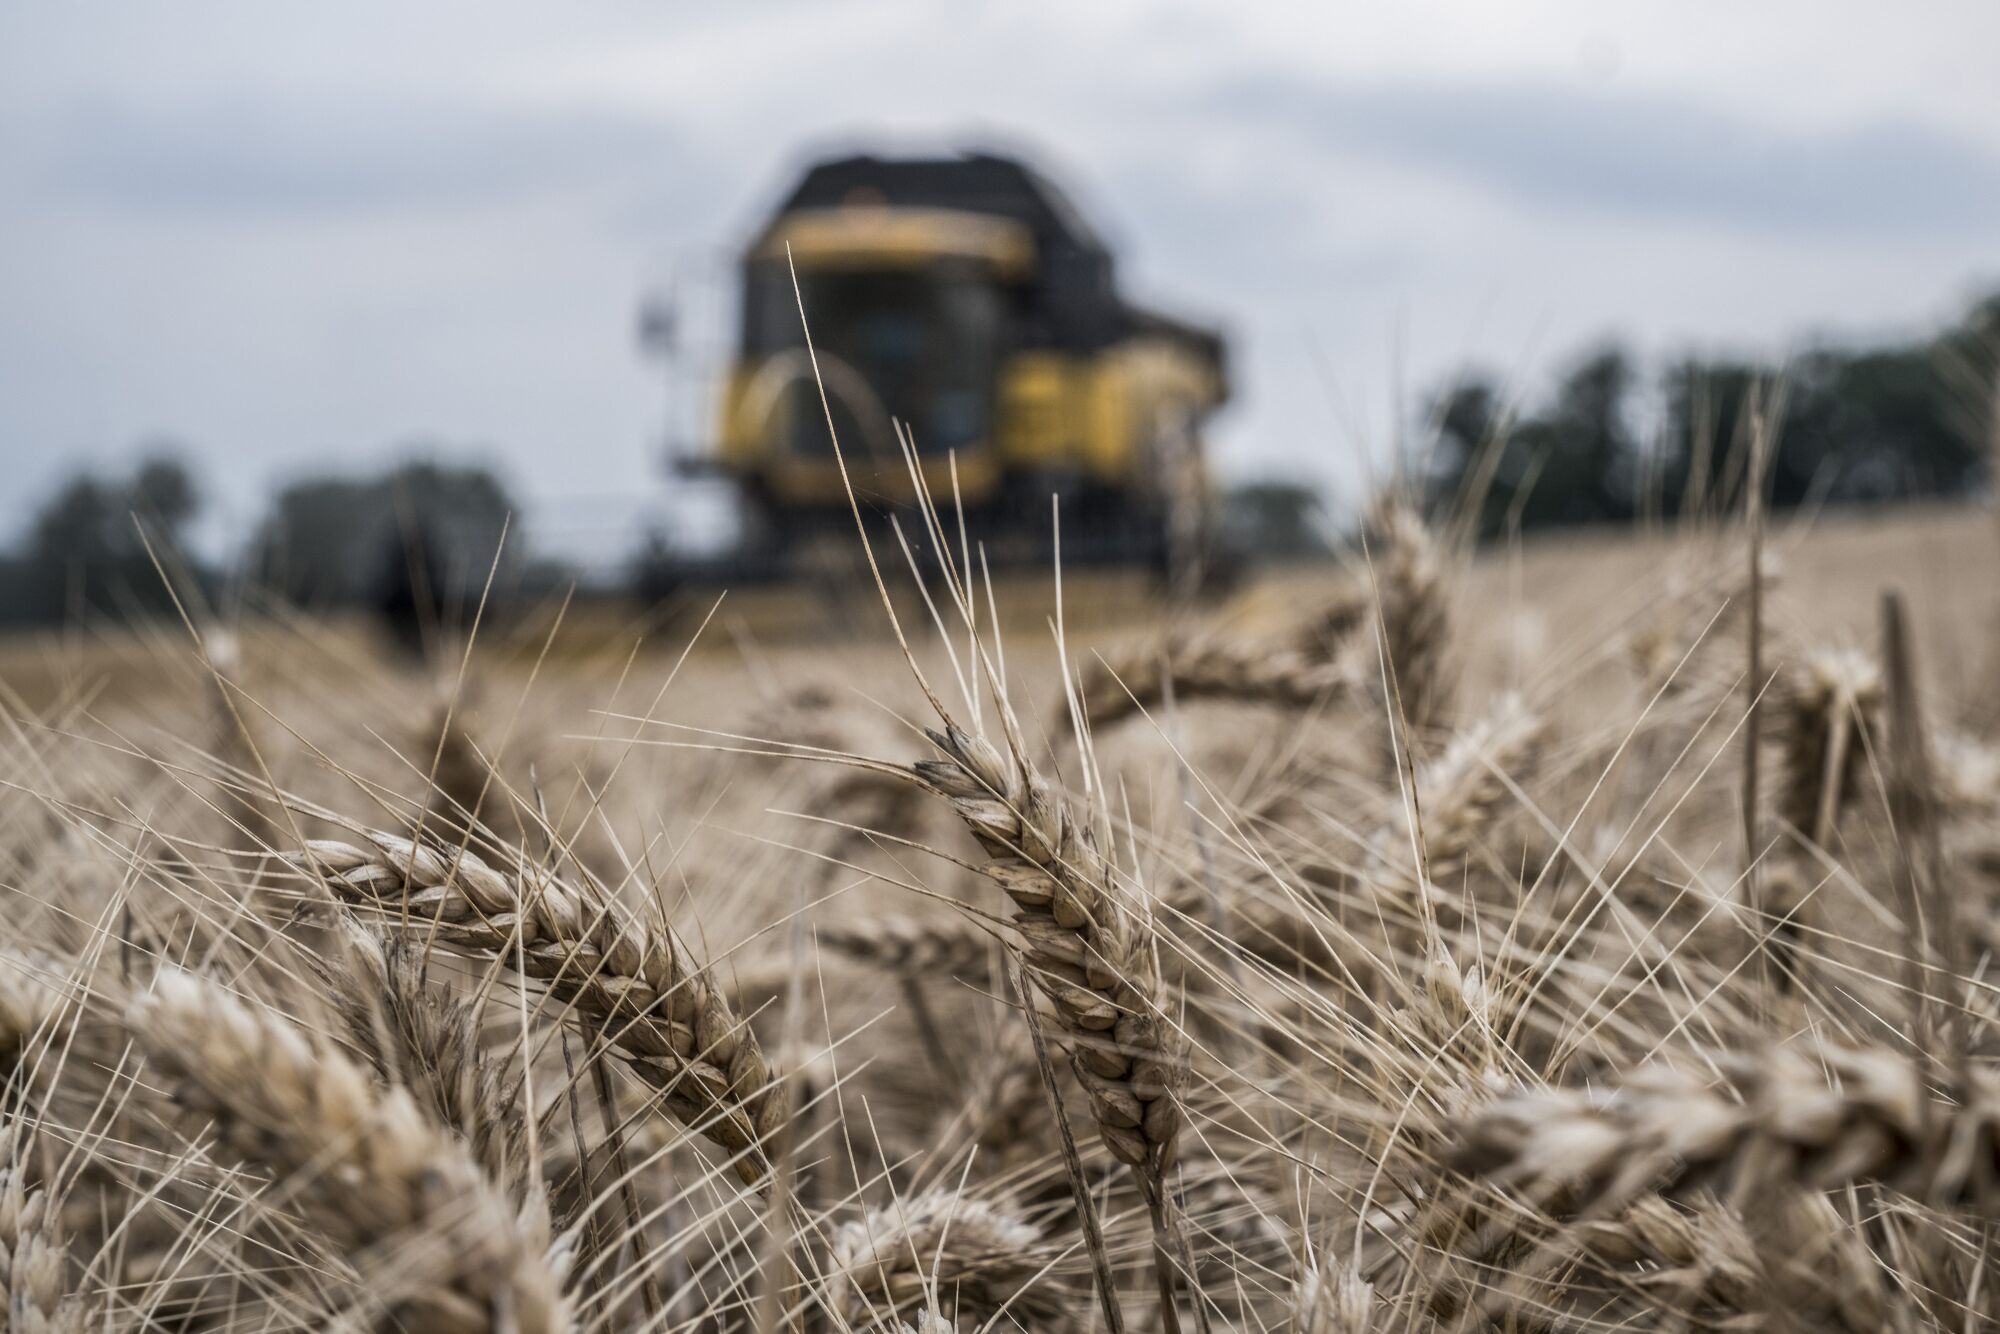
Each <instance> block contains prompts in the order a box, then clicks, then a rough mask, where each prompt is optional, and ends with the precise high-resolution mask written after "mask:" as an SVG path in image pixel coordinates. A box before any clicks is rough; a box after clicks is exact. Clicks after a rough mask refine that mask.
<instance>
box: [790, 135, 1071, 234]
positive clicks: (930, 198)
mask: <svg viewBox="0 0 2000 1334" xmlns="http://www.w3.org/2000/svg"><path fill="white" fill-rule="evenodd" d="M856 191H867V192H871V193H873V194H874V195H877V196H879V197H880V199H881V202H883V203H885V204H891V205H896V204H900V205H903V206H905V207H908V208H955V209H963V210H964V211H966V212H968V213H987V214H992V215H993V216H995V217H1002V218H1013V219H1015V220H1016V221H1018V222H1022V223H1026V224H1027V226H1028V229H1029V230H1030V231H1032V232H1033V233H1034V234H1035V244H1036V245H1037V247H1039V248H1041V249H1043V250H1053V249H1072V250H1081V251H1085V252H1090V253H1094V254H1096V255H1106V251H1105V249H1104V243H1103V242H1102V241H1100V240H1099V239H1098V237H1097V234H1096V233H1095V232H1094V231H1092V230H1091V229H1090V227H1089V226H1088V225H1087V224H1086V223H1085V222H1084V221H1083V218H1082V217H1081V216H1080V215H1079V214H1078V213H1077V211H1076V207H1075V205H1073V204H1071V203H1070V201H1069V198H1068V196H1066V195H1065V194H1063V192H1062V191H1061V190H1059V189H1057V188H1056V186H1055V185H1054V184H1053V183H1051V182H1050V181H1049V180H1048V179H1047V178H1045V177H1043V176H1042V175H1041V174H1040V173H1038V172H1036V171H1034V170H1033V169H1032V168H1030V167H1028V166H1027V165H1026V164H1024V163H1021V162H1017V161H1015V160H1014V159H1012V158H1004V157H998V156H996V155H994V154H991V153H961V154H958V155H957V156H954V157H939V158H880V157H874V156H872V155H866V154H864V155H860V156H856V157H844V158H833V159H830V160H828V161H825V162H821V163H818V164H816V165H815V166H813V167H812V168H811V169H810V170H808V171H807V172H806V175H805V179H804V180H802V181H800V182H799V184H798V188H797V189H795V190H793V191H792V193H791V195H790V197H789V198H787V199H786V200H785V202H784V204H783V205H782V206H781V207H780V208H779V212H781V213H788V212H790V211H791V210H793V209H801V208H833V207H836V206H838V205H840V204H843V203H846V202H847V201H848V199H849V197H850V196H851V195H852V194H853V193H854V192H856ZM1107 258H1108V256H1107Z"/></svg>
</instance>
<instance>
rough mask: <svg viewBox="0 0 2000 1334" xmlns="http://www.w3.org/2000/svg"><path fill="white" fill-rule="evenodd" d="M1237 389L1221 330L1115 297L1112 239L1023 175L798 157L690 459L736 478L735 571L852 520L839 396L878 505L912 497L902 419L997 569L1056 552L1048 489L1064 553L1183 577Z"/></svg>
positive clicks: (857, 468) (964, 159)
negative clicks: (713, 417) (715, 413)
mask: <svg viewBox="0 0 2000 1334" xmlns="http://www.w3.org/2000/svg"><path fill="white" fill-rule="evenodd" d="M795 270H796V274H797V284H798V287H797V293H796V294H795V293H794V288H793V274H794V271H795ZM801 303H803V306H804V314H805V321H806V325H807V326H808V327H809V328H810V330H811V335H812V348H813V352H814V353H815V354H816V356H817V361H818V379H817V382H816V381H815V377H814V372H813V361H812V358H810V357H809V356H808V352H807V347H806V338H805V333H804V330H803V328H802V326H801V321H800V305H801ZM822 385H823V386H824V389H825V395H826V406H824V407H823V406H822V403H821V398H820V390H821V386H822ZM1227 395H1228V383H1227V380H1226V377H1225V373H1224V365H1223V345H1222V339H1221V336H1220V335H1219V334H1218V333H1216V332H1215V331H1213V330H1210V329H1204V328H1199V327H1196V326H1194V325H1190V324H1186V323H1183V322H1181V321H1178V320H1174V319H1170V318H1168V317H1166V316H1164V315H1160V314H1157V313H1155V312H1152V311H1149V310H1145V309H1142V308H1140V307H1138V306H1135V305H1133V304H1131V303H1130V302H1128V301H1126V300H1125V299H1124V298H1123V297H1122V296H1121V295H1120V294H1119V291H1118V288H1117V285H1116V283H1115V282H1114V278H1113V263H1112V256H1111V254H1110V252H1109V251H1108V250H1107V249H1106V248H1105V246H1104V243H1103V242H1102V241H1101V240H1100V239H1099V238H1098V237H1097V235H1096V234H1095V233H1094V232H1093V231H1092V230H1091V229H1090V227H1089V226H1088V225H1086V224H1085V223H1084V221H1083V220H1082V218H1081V217H1079V216H1078V214H1077V213H1076V211H1075V209H1074V208H1073V207H1072V205H1071V204H1070V202H1069V200H1068V199H1066V198H1065V197H1064V196H1063V194H1062V193H1061V192H1060V191H1059V190H1057V189H1056V188H1055V187H1054V186H1053V185H1051V184H1050V183H1049V182H1048V181H1047V180H1045V179H1044V178H1042V177H1041V176H1040V175H1038V174H1037V173H1036V172H1034V171H1033V170H1031V169H1030V168H1028V167H1027V166H1025V165H1024V164H1022V163H1020V162H1018V161H1014V160H1012V159H1009V158H1004V157H997V156H991V155H987V154H978V153H970V154H964V155H960V156H956V157H947V158H929V159H904V160H890V159H884V158H878V157H848V158H841V159H838V160H833V161H825V162H821V163H819V164H817V165H815V166H813V167H812V168H810V169H809V170H808V171H807V172H806V174H805V176H804V178H803V179H802V180H801V181H800V182H799V184H798V186H797V187H796V188H795V189H794V190H793V191H792V193H791V194H790V195H789V196H788V197H787V198H786V199H785V201H784V203H783V204H782V205H781V206H780V207H779V208H778V210H777V212H776V214H775V215H774V216H773V217H772V218H771V220H770V222H769V224H768V225H766V226H765V227H764V229H763V230H762V231H761V232H760V233H759V234H758V236H757V237H756V239H755V240H754V241H753V242H752V243H751V245H750V246H749V248H748V250H747V251H746V252H745V253H744V255H743V258H742V306H741V324H740V336H739V340H738V342H737V344H736V348H735V356H734V361H733V363H732V365H731V366H730V368H729V370H728V373H727V376H726V379H725V383H724V386H723V390H722V395H721V397H722V403H721V421H720V430H719V432H718V435H717V437H716V439H715V441H714V444H713V447H712V450H711V451H710V452H708V453H707V454H706V455H704V456H702V457H699V458H698V459H696V460H692V461H691V462H692V465H693V467H694V468H695V469H698V470H700V471H703V472H710V473H720V474H723V475H725V476H727V477H729V478H731V479H733V481H734V482H735V486H736V491H737V493H738V495H739V496H740V498H741V507H742V511H743V520H744V523H743V529H744V543H745V550H744V552H743V559H742V560H741V561H740V562H738V563H739V565H740V566H741V567H743V568H745V569H748V568H750V567H753V566H757V565H764V566H767V567H769V568H771V569H773V570H776V571H782V570H783V569H785V568H786V567H787V565H788V564H793V563H796V561H797V559H798V554H799V553H800V552H801V551H803V550H805V549H807V548H808V547H809V545H812V544H814V540H815V538H817V537H819V536H821V535H824V534H827V533H828V532H829V531H830V530H833V529H834V528H835V526H836V525H838V526H841V527H844V528H846V529H847V530H848V531H851V525H852V518H851V517H850V512H849V508H848V498H847V491H846V488H845V487H844V486H843V485H842V481H841V477H840V471H839V466H838V463H837V461H836V459H835V454H834V448H833V442H832V440H831V439H829V437H828V432H827V416H828V410H829V409H830V411H831V416H832V420H833V427H834V430H835V432H836V433H837V436H838V439H839V443H840V450H841V454H842V456H843V457H844V458H845V460H846V464H847V469H848V473H849V476H850V478H851V479H852V481H853V484H854V489H855V493H856V496H857V497H858V499H859V500H860V503H861V506H862V508H863V510H864V512H865V513H866V514H867V515H869V516H871V517H876V518H880V517H883V516H886V515H889V514H893V513H896V512H898V511H899V510H907V508H908V507H909V506H910V505H911V503H912V501H913V498H914V497H913V489H914V488H913V484H912V479H911V472H910V468H909V465H908V463H907V461H906V460H905V458H904V456H903V452H902V448H901V446H900V445H899V443H898V439H897V427H898V425H900V426H901V428H902V429H903V430H904V431H906V432H907V434H908V437H909V439H910V441H911V442H912V444H913V445H914V449H915V454H916V459H917V464H918V468H917V471H918V473H919V475H920V476H921V477H922V480H923V483H924V484H925V485H926V486H927V487H928V488H929V490H930V492H931V494H932V495H933V496H934V497H935V498H936V499H937V500H938V501H939V503H940V505H941V506H944V507H949V506H950V505H951V504H952V503H953V498H954V497H956V500H957V502H958V503H961V504H962V505H963V507H964V512H965V515H966V519H967V523H968V526H969V527H970V528H971V529H972V531H973V533H974V534H975V536H976V539H977V540H983V541H984V542H985V543H986V544H987V547H988V550H989V553H990V554H991V555H992V557H993V558H994V559H996V560H1000V561H1003V562H1022V561H1029V560H1033V559H1037V558H1041V559H1046V557H1047V554H1048V552H1049V528H1050V517H1049V516H1050V504H1049V497H1050V495H1051V494H1052V493H1053V494H1056V495H1059V496H1061V497H1062V508H1063V516H1064V517H1063V554H1064V559H1065V561H1066V562H1067V561H1076V562H1081V563H1092V562H1112V563H1125V564H1134V563H1149V564H1152V565H1153V566H1155V568H1157V569H1158V570H1160V571H1161V572H1162V573H1163V574H1168V575H1170V576H1172V577H1173V578H1174V579H1175V580H1176V581H1180V580H1182V579H1190V580H1191V579H1193V578H1195V577H1197V575H1198V572H1199V571H1200V569H1201V568H1202V565H1203V563H1204V561H1205V559H1206V557H1207V553H1208V551H1209V549H1210V547H1211V545H1212V542H1213V531H1214V527H1215V524H1214V514H1215V500H1214V489H1213V487H1212V485H1211V483H1210V480H1209V478H1208V475H1207V470H1206V468H1205V466H1204V462H1203V458H1202V445H1201V430H1202V426H1203V423H1204V422H1205V421H1206V419H1207V418H1208V416H1209V414H1210V413H1212V412H1213V411H1214V410H1215V409H1216V408H1217V407H1218V406H1219V405H1220V404H1221V403H1222V402H1223V401H1224V399H1225V398H1226V397H1227ZM904 527H905V531H907V532H912V533H920V532H921V531H922V529H921V525H920V524H912V523H910V522H908V521H907V520H906V521H905V523H904Z"/></svg>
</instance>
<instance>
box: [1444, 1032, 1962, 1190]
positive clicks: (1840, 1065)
mask: <svg viewBox="0 0 2000 1334" xmlns="http://www.w3.org/2000/svg"><path fill="white" fill-rule="evenodd" d="M1718 1065H1719V1068H1720V1070H1721V1073H1722V1076H1723V1081H1724V1086H1723V1087H1721V1088H1718V1087H1715V1086H1713V1085H1710V1084H1708V1083H1705V1082H1703V1081H1702V1080H1699V1079H1697V1078H1695V1077H1693V1076H1691V1075H1689V1074H1686V1073H1683V1072H1681V1071H1678V1070H1673V1069H1669V1068H1666V1067H1650V1068H1648V1069H1645V1070H1641V1071H1639V1072H1637V1073H1635V1074H1633V1075H1632V1076H1630V1077H1628V1078H1627V1079H1625V1080H1624V1081H1623V1082H1622V1083H1619V1084H1616V1085H1614V1086H1613V1087H1612V1088H1611V1089H1610V1090H1609V1091H1607V1092H1602V1093H1579V1092H1570V1091H1564V1090H1540V1091H1531V1092H1523V1093H1516V1094H1512V1095H1509V1096H1507V1097H1503V1098H1501V1099H1499V1100H1497V1101H1496V1102H1494V1103H1492V1104H1491V1105H1489V1106H1488V1107H1486V1108H1485V1109H1484V1110H1482V1111H1480V1112H1479V1113H1477V1114H1475V1115H1474V1116H1473V1117H1472V1118H1471V1119H1470V1120H1469V1122H1468V1123H1467V1124H1465V1125H1463V1126H1462V1127H1461V1128H1460V1132H1459V1136H1458V1143H1459V1149H1458V1152H1457V1154H1456V1156H1455V1159H1454V1163H1455V1165H1456V1166H1457V1167H1459V1168H1460V1169H1461V1170H1465V1171H1469V1172H1474V1173H1480V1174H1484V1175H1487V1176H1491V1177H1493V1178H1494V1179H1495V1180H1498V1181H1500V1182H1503V1183H1508V1184H1517V1185H1520V1186H1522V1187H1524V1188H1526V1189H1528V1190H1530V1191H1532V1192H1534V1193H1535V1194H1537V1195H1538V1196H1541V1197H1543V1198H1544V1201H1545V1203H1550V1204H1551V1205H1552V1206H1553V1204H1554V1202H1556V1201H1562V1202H1564V1203H1581V1204H1592V1203H1596V1202H1600V1201H1610V1202H1611V1203H1612V1204H1613V1205H1614V1206H1615V1204H1616V1203H1618V1202H1619V1201H1622V1200H1624V1199H1627V1198H1630V1197H1631V1196H1632V1195H1634V1194H1636V1193H1638V1192H1641V1191H1645V1190H1649V1189H1679V1188H1685V1187H1688V1186H1691V1185H1694V1184H1698V1183H1699V1182H1702V1181H1705V1180H1709V1179H1712V1178H1716V1177H1733V1176H1737V1175H1740V1174H1741V1173H1743V1172H1744V1171H1746V1170H1753V1171H1755V1172H1759V1173H1763V1174H1764V1176H1762V1177H1760V1178H1759V1179H1760V1180H1766V1179H1768V1180H1780V1181H1786V1182H1790V1183H1794V1184H1797V1185H1799V1186H1803V1187H1806V1188H1811V1189H1824V1188H1827V1187H1831V1186H1837V1185H1844V1184H1846V1183H1849V1182H1858V1181H1874V1182H1880V1183H1882V1184H1885V1185H1888V1186H1891V1187H1894V1188H1896V1189H1899V1190H1903V1191H1906V1192H1907V1193H1909V1194H1911V1195H1914V1196H1917V1197H1918V1198H1920V1199H1923V1200H1927V1201H1930V1202H1932V1203H1937V1204H1950V1205H1965V1206H1970V1207H1973V1208H1975V1209H1978V1210H1980V1211H1982V1212H1985V1213H1988V1214H1990V1213H1992V1212H1993V1211H1994V1210H1995V1206H1996V1205H2000V1078H1996V1077H1995V1076H1994V1075H1993V1074H1992V1073H1991V1072H1990V1071H1985V1070H1974V1071H1972V1072H1971V1083H1970V1086H1969V1087H1966V1088H1962V1089H1958V1090H1956V1093H1957V1094H1958V1097H1957V1099H1956V1100H1955V1101H1950V1102H1947V1101H1943V1100H1940V1099H1938V1098H1936V1097H1934V1096H1932V1095H1931V1094H1930V1093H1929V1092H1928V1091H1926V1090H1924V1089H1922V1087H1921V1085H1920V1083H1919V1080H1918V1074H1919V1070H1918V1066H1917V1065H1916V1064H1915V1063H1914V1062H1912V1061H1911V1060H1910V1059H1908V1058H1906V1057H1904V1056H1901V1055H1899V1054H1897V1053H1894V1052H1891V1051H1888V1050H1885V1049H1882V1048H1827V1049H1824V1050H1816V1051H1815V1052H1814V1053H1813V1058H1812V1059H1811V1060H1808V1059H1807V1058H1806V1057H1805V1056H1802V1055H1800V1054H1798V1053H1796V1052H1792V1051H1787V1050H1781V1051H1777V1052H1773V1053H1770V1054H1768V1055H1766V1056H1748V1055H1729V1056H1725V1057H1722V1058H1720V1059H1719V1061H1718ZM1822 1068H1824V1070H1825V1071H1826V1072H1827V1074H1830V1075H1831V1076H1832V1077H1833V1079H1834V1080H1835V1086H1833V1087H1829V1086H1828V1083H1827V1080H1826V1079H1825V1078H1824V1077H1823V1076H1822V1074H1821V1073H1820V1071H1821V1069H1822ZM1732 1093H1733V1094H1734V1095H1735V1096H1731V1095H1732Z"/></svg>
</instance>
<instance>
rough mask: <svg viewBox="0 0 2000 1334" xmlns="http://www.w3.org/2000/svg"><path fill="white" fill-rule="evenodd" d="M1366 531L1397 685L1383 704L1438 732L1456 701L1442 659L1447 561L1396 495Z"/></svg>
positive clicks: (1382, 500)
mask: <svg viewBox="0 0 2000 1334" xmlns="http://www.w3.org/2000/svg"><path fill="white" fill-rule="evenodd" d="M1366 534H1367V540H1368V559H1369V562H1370V564H1371V565H1372V566H1373V568H1374V573H1375V594H1376V605H1377V608H1378V610H1379V613H1380V616H1381V628H1382V652H1383V656H1384V657H1385V658H1386V659H1387V660H1388V667H1389V671H1390V679H1391V681H1392V683H1393V685H1392V694H1391V695H1390V697H1389V698H1387V699H1385V700H1383V701H1382V704H1383V707H1384V708H1385V709H1387V708H1395V709H1397V710H1399V711H1400V713H1401V715H1402V718H1403V720H1404V721H1405V722H1407V723H1408V724H1409V725H1410V726H1411V727H1413V728H1417V729H1420V730H1421V729H1426V728H1430V727H1435V726H1437V725H1438V723H1440V722H1441V721H1443V719H1444V716H1445V713H1446V712H1447V710H1448V709H1449V708H1450V704H1451V701H1450V698H1449V694H1450V678H1449V674H1448V667H1449V664H1448V662H1447V660H1446V655H1445V649H1446V647H1447V646H1448V645H1447V641H1448V640H1449V638H1450V634H1451V602H1450V597H1449V593H1448V590H1447V587H1446V581H1445V569H1444V560H1443V557H1442V556H1441V554H1440V553H1439V551H1438V548H1437V543H1436V542H1435V541H1434V540H1433V538H1432V537H1431V533H1430V529H1429V528H1428V527H1426V526H1425V524H1424V521H1423V518H1422V516H1420V515H1419V514H1418V513H1417V511H1416V510H1415V509H1413V508H1412V507H1411V506H1410V505H1409V504H1408V503H1407V502H1406V501H1404V500H1402V499H1400V498H1398V497H1395V496H1393V495H1384V496H1381V497H1378V498H1377V499H1376V501H1375V502H1374V504H1373V505H1371V506H1370V507H1369V511H1368V517H1367V520H1366Z"/></svg>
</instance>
